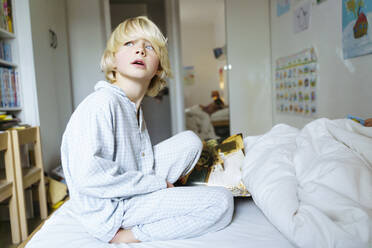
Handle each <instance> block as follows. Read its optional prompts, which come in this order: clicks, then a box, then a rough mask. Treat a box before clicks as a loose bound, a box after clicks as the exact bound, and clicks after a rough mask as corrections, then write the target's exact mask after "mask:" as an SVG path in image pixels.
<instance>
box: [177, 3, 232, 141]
mask: <svg viewBox="0 0 372 248" xmlns="http://www.w3.org/2000/svg"><path fill="white" fill-rule="evenodd" d="M179 7H180V28H181V30H180V31H181V49H182V65H183V68H182V72H183V89H184V106H185V122H186V123H185V124H186V129H189V130H192V131H194V132H195V133H196V134H197V135H198V136H199V137H200V138H201V139H202V140H208V139H216V138H226V137H228V136H229V135H230V120H229V108H228V106H229V104H228V102H229V94H228V85H227V80H226V78H227V77H226V69H227V68H226V34H225V2H224V0H203V1H199V0H180V1H179Z"/></svg>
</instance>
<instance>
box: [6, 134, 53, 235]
mask: <svg viewBox="0 0 372 248" xmlns="http://www.w3.org/2000/svg"><path fill="white" fill-rule="evenodd" d="M11 132H12V141H13V153H14V166H15V175H16V189H17V195H18V207H19V220H20V226H21V236H22V240H26V239H27V235H28V228H27V218H26V204H25V190H26V189H28V188H30V187H31V186H32V185H34V184H38V187H37V189H38V197H39V205H40V217H41V219H46V218H47V217H48V208H47V198H46V190H45V179H44V169H43V168H44V167H43V160H42V152H41V142H40V128H39V127H31V128H26V129H20V130H12V131H11ZM25 144H33V146H34V157H35V161H34V162H33V163H32V162H31V167H29V168H22V155H21V146H22V145H25Z"/></svg>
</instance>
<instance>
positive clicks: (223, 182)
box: [176, 134, 250, 197]
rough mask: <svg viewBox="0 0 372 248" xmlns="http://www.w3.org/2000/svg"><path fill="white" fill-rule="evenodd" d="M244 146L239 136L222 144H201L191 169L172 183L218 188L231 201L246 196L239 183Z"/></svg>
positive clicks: (210, 142) (243, 188) (247, 193)
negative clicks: (230, 198) (198, 155)
mask: <svg viewBox="0 0 372 248" xmlns="http://www.w3.org/2000/svg"><path fill="white" fill-rule="evenodd" d="M243 160H244V142H243V136H242V134H236V135H232V136H230V137H228V138H226V139H225V140H223V141H222V142H219V141H218V140H217V139H211V140H208V141H205V142H203V150H202V153H201V156H200V158H199V160H198V162H197V163H196V165H195V167H194V169H193V170H192V171H191V172H189V173H188V174H187V175H185V176H184V177H182V178H180V179H179V181H178V182H177V183H176V184H177V185H179V186H197V185H204V186H222V187H226V188H227V189H229V190H230V191H231V193H232V194H233V196H235V197H248V196H250V193H249V192H248V190H247V189H246V187H245V185H244V184H243V182H242V170H241V169H242V166H243Z"/></svg>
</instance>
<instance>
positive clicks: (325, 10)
mask: <svg viewBox="0 0 372 248" xmlns="http://www.w3.org/2000/svg"><path fill="white" fill-rule="evenodd" d="M292 2H293V1H292ZM276 3H277V1H275V0H271V1H270V5H271V30H272V32H271V43H272V59H273V60H272V61H273V65H272V72H273V73H274V72H275V67H274V65H275V60H276V59H278V58H279V57H283V56H287V55H291V54H293V53H296V52H299V51H301V50H302V49H304V48H308V47H311V46H314V47H315V50H316V52H317V55H318V63H319V78H318V88H317V90H318V99H317V100H318V102H317V105H318V116H317V117H328V118H343V117H345V116H346V115H347V114H354V115H357V116H360V117H362V118H367V117H371V116H372V70H371V65H372V55H366V56H362V57H358V58H354V59H349V60H344V59H343V54H342V14H341V13H342V9H341V8H342V1H334V0H328V1H325V2H324V3H322V4H320V5H313V9H312V16H311V23H310V28H309V29H308V30H306V31H303V32H301V33H298V34H294V33H293V31H292V30H293V27H292V18H293V17H292V15H293V12H292V11H293V10H294V8H293V6H292V7H291V10H290V11H289V12H287V13H286V14H284V15H282V16H281V17H277V16H276ZM273 75H274V74H273ZM274 103H275V102H274ZM311 120H312V119H311V118H304V117H299V116H293V115H288V114H280V113H276V110H275V109H274V123H282V122H284V123H288V124H290V125H293V126H297V127H302V126H303V125H305V124H306V123H308V122H309V121H311Z"/></svg>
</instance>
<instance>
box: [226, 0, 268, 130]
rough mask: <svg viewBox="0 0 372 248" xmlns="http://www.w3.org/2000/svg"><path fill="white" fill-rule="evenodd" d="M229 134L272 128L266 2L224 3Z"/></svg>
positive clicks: (250, 0)
mask: <svg viewBox="0 0 372 248" xmlns="http://www.w3.org/2000/svg"><path fill="white" fill-rule="evenodd" d="M226 23H227V31H226V32H227V35H226V37H227V61H228V64H231V66H232V69H231V70H230V71H229V72H228V81H229V93H230V94H229V95H230V96H229V99H230V133H232V134H234V133H243V135H244V136H246V135H257V134H262V133H264V132H266V131H268V130H269V129H270V128H271V125H272V109H271V105H272V104H271V83H270V78H271V75H270V64H271V62H270V26H269V1H268V0H260V1H257V0H234V1H226Z"/></svg>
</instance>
